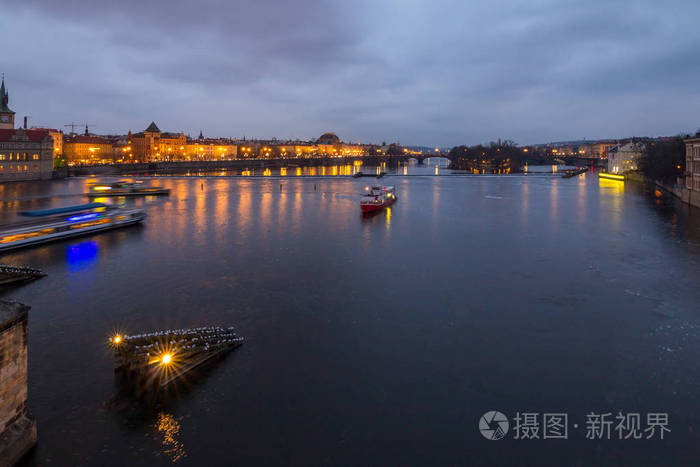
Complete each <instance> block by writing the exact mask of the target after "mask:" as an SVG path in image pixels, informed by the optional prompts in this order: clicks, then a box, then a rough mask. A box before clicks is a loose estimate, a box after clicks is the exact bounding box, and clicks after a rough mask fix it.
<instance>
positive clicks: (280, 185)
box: [280, 183, 282, 191]
mask: <svg viewBox="0 0 700 467" xmlns="http://www.w3.org/2000/svg"><path fill="white" fill-rule="evenodd" d="M280 191H282V184H281V183H280Z"/></svg>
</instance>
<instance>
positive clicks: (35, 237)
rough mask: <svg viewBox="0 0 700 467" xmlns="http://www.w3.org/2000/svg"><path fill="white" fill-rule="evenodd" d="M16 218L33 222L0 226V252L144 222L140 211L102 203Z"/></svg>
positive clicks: (27, 212)
mask: <svg viewBox="0 0 700 467" xmlns="http://www.w3.org/2000/svg"><path fill="white" fill-rule="evenodd" d="M20 215H22V216H25V217H32V218H35V219H34V220H31V221H27V222H19V223H16V224H9V225H5V226H0V251H5V250H11V249H14V248H22V247H26V246H32V245H37V244H41V243H47V242H51V241H54V240H61V239H64V238H68V237H77V236H79V235H88V234H92V233H95V232H100V231H103V230H108V229H116V228H119V227H126V226H129V225H134V224H137V223H139V222H141V221H143V220H144V219H145V218H146V213H145V212H144V211H143V209H131V208H120V207H117V206H110V205H106V204H103V203H88V204H81V205H78V206H66V207H62V208H54V209H42V210H38V211H25V212H22V213H20Z"/></svg>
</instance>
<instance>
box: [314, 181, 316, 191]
mask: <svg viewBox="0 0 700 467" xmlns="http://www.w3.org/2000/svg"><path fill="white" fill-rule="evenodd" d="M314 191H316V184H315V183H314Z"/></svg>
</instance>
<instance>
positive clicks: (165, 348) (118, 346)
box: [110, 326, 244, 391]
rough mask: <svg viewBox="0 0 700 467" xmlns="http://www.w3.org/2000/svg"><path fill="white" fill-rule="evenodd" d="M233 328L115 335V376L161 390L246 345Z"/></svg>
mask: <svg viewBox="0 0 700 467" xmlns="http://www.w3.org/2000/svg"><path fill="white" fill-rule="evenodd" d="M243 342H244V338H243V337H241V336H238V335H237V334H236V332H235V331H234V329H233V328H232V327H228V328H224V327H220V326H210V327H200V328H192V329H175V330H167V331H158V332H151V333H146V334H136V335H131V336H127V335H115V336H112V338H111V339H110V344H111V345H112V347H113V349H114V357H115V372H117V373H121V374H122V375H123V376H125V377H126V379H127V380H128V381H129V382H130V383H131V384H133V385H134V386H135V387H136V388H138V389H139V391H141V390H147V389H156V390H157V389H162V388H165V387H166V386H168V385H170V384H171V383H173V382H176V381H178V380H183V379H185V378H186V377H187V375H188V373H190V372H191V371H192V370H194V369H195V368H199V367H202V366H204V365H205V364H208V363H210V362H211V361H213V360H215V359H216V358H219V357H222V356H224V355H225V354H227V353H228V352H230V351H231V350H233V349H235V348H236V347H239V346H241V345H242V344H243Z"/></svg>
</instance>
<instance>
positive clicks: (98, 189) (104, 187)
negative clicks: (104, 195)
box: [92, 185, 112, 191]
mask: <svg viewBox="0 0 700 467" xmlns="http://www.w3.org/2000/svg"><path fill="white" fill-rule="evenodd" d="M92 189H93V190H95V191H108V190H111V189H112V187H111V186H102V185H100V186H96V187H93V188H92Z"/></svg>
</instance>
